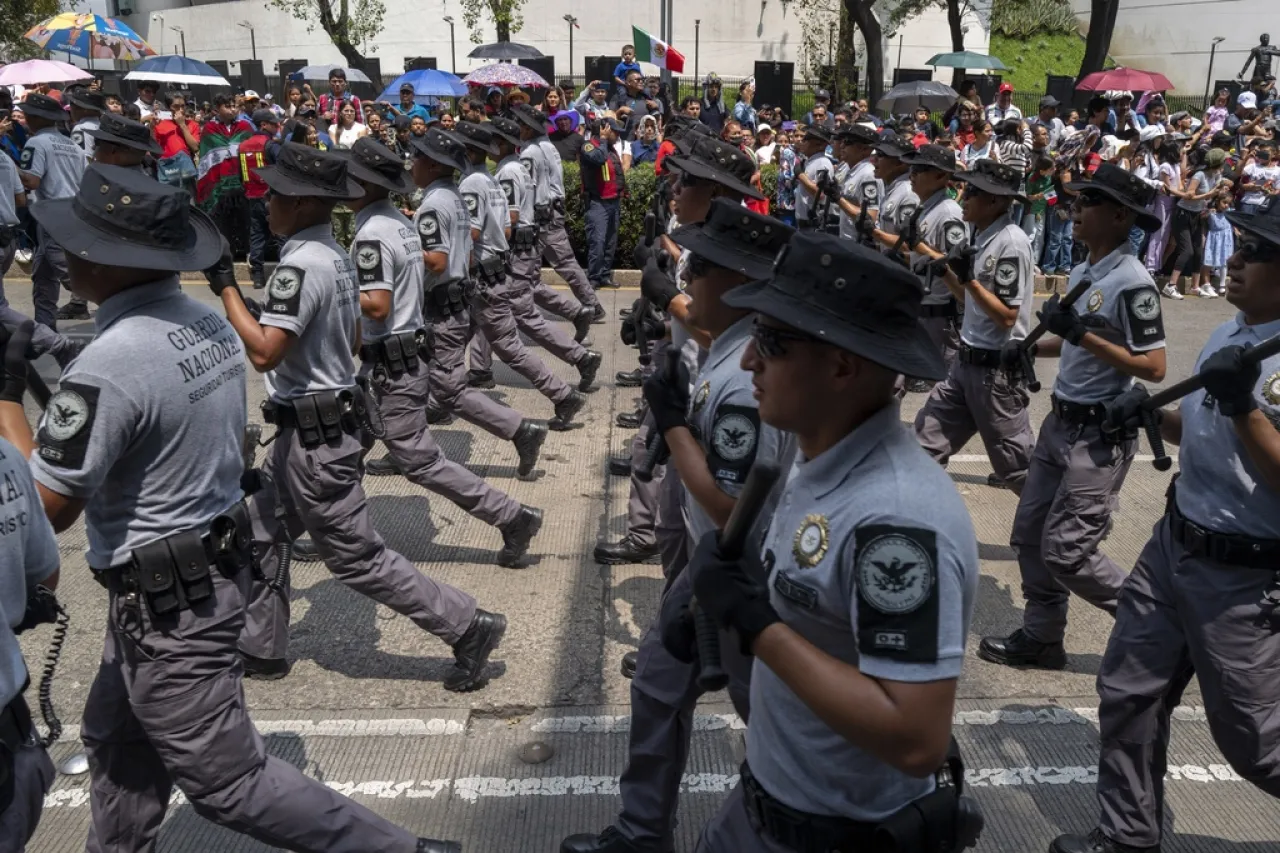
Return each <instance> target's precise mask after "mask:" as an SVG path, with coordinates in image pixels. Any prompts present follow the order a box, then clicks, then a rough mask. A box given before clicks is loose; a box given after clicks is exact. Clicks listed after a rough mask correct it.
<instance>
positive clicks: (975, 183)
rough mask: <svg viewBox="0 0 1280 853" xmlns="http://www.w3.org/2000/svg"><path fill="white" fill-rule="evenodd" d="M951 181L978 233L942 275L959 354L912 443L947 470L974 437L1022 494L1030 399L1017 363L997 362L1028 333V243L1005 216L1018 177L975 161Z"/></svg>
mask: <svg viewBox="0 0 1280 853" xmlns="http://www.w3.org/2000/svg"><path fill="white" fill-rule="evenodd" d="M958 177H959V178H960V180H962V181H964V183H965V193H964V218H965V221H966V222H968V223H969V225H970V227H972V228H974V229H975V230H976V231H977V254H976V255H967V254H966V255H960V256H958V257H956V258H954V259H953V260H951V261H950V262H949V264H948V268H947V271H946V273H945V274H944V275H943V277H942V278H943V281H944V282H945V283H946V285H947V287H948V288H949V289H950V291H951V293H952V295H954V296H955V298H956V299H958V300H962V301H963V303H964V311H963V317H964V319H963V320H962V323H961V328H960V351H959V354H958V356H957V358H956V360H955V361H954V362H953V363H952V364H951V367H950V368H949V369H948V371H947V378H946V379H944V380H943V381H942V382H940V383H938V384H937V385H935V386H933V390H932V391H930V392H929V398H928V399H927V400H926V401H925V404H924V406H923V407H922V408H921V409H920V411H919V412H918V413H917V414H916V422H915V430H916V438H917V439H919V441H920V445H921V446H922V447H923V448H924V449H925V451H926V452H927V453H928V454H929V455H930V456H932V457H933V458H934V459H936V460H937V461H938V462H939V463H940V464H941V465H942V466H943V467H946V464H947V461H948V460H949V459H950V458H951V456H952V454H954V453H955V452H956V451H957V450H959V449H960V448H962V447H964V446H965V444H967V443H968V441H969V439H971V438H973V435H974V433H975V432H976V433H977V434H978V435H980V436H982V443H983V445H984V446H985V447H986V449H987V455H988V456H990V457H991V467H992V468H993V469H994V471H995V477H997V478H998V479H999V481H1000V482H1001V483H1003V484H1004V485H1005V486H1006V487H1008V488H1009V489H1012V490H1013V492H1014V493H1016V494H1021V492H1022V484H1023V482H1024V481H1025V480H1026V478H1027V467H1028V466H1029V465H1030V464H1031V446H1032V445H1033V444H1034V443H1035V437H1034V436H1033V435H1032V434H1031V416H1030V414H1029V413H1028V411H1027V406H1028V404H1029V403H1030V402H1031V394H1030V393H1029V392H1028V391H1027V388H1026V383H1025V381H1024V380H1023V377H1021V376H1020V375H1019V374H1018V372H1017V368H1018V365H1017V364H1016V363H1015V364H1005V363H1003V362H1002V358H1003V356H1002V353H1003V351H1004V350H1005V348H1006V347H1007V346H1008V345H1009V344H1010V343H1011V342H1017V341H1021V340H1022V339H1023V338H1025V337H1026V336H1027V332H1029V331H1030V330H1031V307H1032V303H1033V302H1034V294H1033V291H1032V288H1033V279H1032V275H1033V273H1034V270H1035V265H1034V263H1033V262H1032V258H1031V239H1030V238H1029V237H1027V235H1026V232H1024V231H1023V230H1022V228H1021V227H1020V226H1018V225H1015V224H1014V222H1013V219H1012V217H1011V215H1010V208H1011V207H1012V206H1013V203H1014V201H1015V200H1019V199H1021V198H1022V196H1021V193H1020V189H1021V186H1022V173H1021V172H1019V171H1018V170H1017V169H1015V168H1013V167H1012V166H1008V165H1006V164H1004V163H996V162H995V161H993V160H979V161H978V162H977V163H975V164H974V166H973V168H972V169H971V170H970V171H968V172H962V173H960V175H959V176H958Z"/></svg>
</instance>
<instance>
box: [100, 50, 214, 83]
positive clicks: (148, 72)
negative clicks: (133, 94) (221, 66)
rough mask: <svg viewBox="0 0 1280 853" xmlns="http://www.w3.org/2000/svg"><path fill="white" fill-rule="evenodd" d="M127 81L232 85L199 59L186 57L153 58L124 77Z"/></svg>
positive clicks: (141, 63) (146, 60) (144, 61)
mask: <svg viewBox="0 0 1280 853" xmlns="http://www.w3.org/2000/svg"><path fill="white" fill-rule="evenodd" d="M124 79H126V80H154V81H155V82H156V83H174V84H182V85H184V86H226V87H228V88H230V87H231V83H229V82H228V81H227V79H226V78H225V77H223V76H222V75H221V74H219V73H218V72H217V71H216V70H214V68H213V67H212V66H209V65H205V64H204V63H203V62H201V61H200V60H198V59H187V57H185V56H177V55H173V54H170V55H167V56H153V57H151V58H150V59H144V60H142V61H141V62H139V63H138V64H137V65H136V66H134V69H133V70H132V71H130V72H129V73H128V74H126V75H124Z"/></svg>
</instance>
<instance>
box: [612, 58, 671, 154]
mask: <svg viewBox="0 0 1280 853" xmlns="http://www.w3.org/2000/svg"><path fill="white" fill-rule="evenodd" d="M626 83H627V88H626V89H625V90H623V91H621V92H619V93H618V94H616V95H614V96H613V102H612V103H613V110H614V112H616V113H617V114H618V118H619V119H622V118H623V115H624V113H623V111H624V110H625V111H626V113H625V115H626V132H625V133H624V134H623V137H622V138H623V139H634V138H635V135H636V128H638V127H639V126H640V119H642V118H644V117H645V116H647V115H649V114H650V113H654V114H657V113H658V112H659V109H658V102H657V101H655V100H653V99H652V98H650V97H649V96H648V95H647V94H646V93H645V91H644V89H643V86H644V78H643V77H642V76H641V74H640V72H639V71H628V72H627V76H626Z"/></svg>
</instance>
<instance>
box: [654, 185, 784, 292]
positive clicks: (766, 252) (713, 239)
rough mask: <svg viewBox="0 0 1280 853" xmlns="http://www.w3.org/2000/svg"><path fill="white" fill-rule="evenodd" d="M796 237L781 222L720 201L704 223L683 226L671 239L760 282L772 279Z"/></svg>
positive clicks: (715, 262) (716, 263)
mask: <svg viewBox="0 0 1280 853" xmlns="http://www.w3.org/2000/svg"><path fill="white" fill-rule="evenodd" d="M793 234H795V229H794V228H792V227H791V226H790V225H787V224H786V223H784V222H782V221H781V220H778V219H774V218H773V217H771V216H765V215H763V214H760V213H756V212H754V211H751V210H748V209H747V208H745V207H743V206H742V205H741V204H739V203H738V202H736V201H730V200H728V199H724V198H718V199H716V200H715V201H713V202H712V203H711V211H710V213H708V214H707V218H706V219H705V220H704V221H702V222H696V223H693V224H691V225H682V226H681V227H679V228H677V229H676V230H675V231H673V232H671V239H672V240H674V241H675V242H676V245H678V246H680V247H681V248H684V249H688V250H689V251H690V252H692V253H693V254H695V255H698V256H700V257H703V258H706V259H707V260H709V261H711V263H713V264H715V265H716V266H721V267H724V268H726V269H731V270H734V271H735V272H739V273H742V274H743V275H745V276H746V277H747V278H749V279H760V278H764V277H766V276H767V275H769V272H770V271H771V270H772V269H773V262H774V260H775V259H776V258H777V257H778V252H780V251H781V250H782V247H783V246H785V245H786V244H787V241H789V240H790V239H791V236H792V235H793Z"/></svg>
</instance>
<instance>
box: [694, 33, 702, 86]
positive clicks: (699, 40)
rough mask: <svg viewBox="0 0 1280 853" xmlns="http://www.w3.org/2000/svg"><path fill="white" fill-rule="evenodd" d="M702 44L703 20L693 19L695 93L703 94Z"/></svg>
mask: <svg viewBox="0 0 1280 853" xmlns="http://www.w3.org/2000/svg"><path fill="white" fill-rule="evenodd" d="M701 43H702V19H701V18H694V19H693V91H695V92H697V93H698V94H702V78H701V77H700V76H698V50H699V47H700V46H701Z"/></svg>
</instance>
